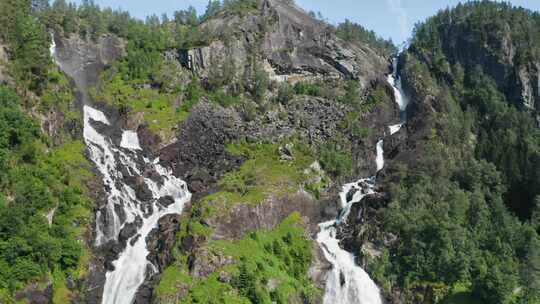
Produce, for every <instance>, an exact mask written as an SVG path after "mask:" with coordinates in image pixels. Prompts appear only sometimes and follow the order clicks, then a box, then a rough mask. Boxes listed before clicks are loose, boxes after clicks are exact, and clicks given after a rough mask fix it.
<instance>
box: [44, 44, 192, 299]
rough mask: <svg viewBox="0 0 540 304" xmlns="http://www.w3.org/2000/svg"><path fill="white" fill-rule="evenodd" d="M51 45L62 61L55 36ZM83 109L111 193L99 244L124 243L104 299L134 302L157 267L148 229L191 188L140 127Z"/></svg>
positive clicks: (100, 216) (94, 157) (178, 208)
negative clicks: (149, 147)
mask: <svg viewBox="0 0 540 304" xmlns="http://www.w3.org/2000/svg"><path fill="white" fill-rule="evenodd" d="M50 51H51V55H52V57H53V58H54V59H55V63H57V64H58V65H59V66H60V67H61V64H60V60H58V58H56V57H57V56H56V45H55V44H54V39H53V43H52V45H51V49H50ZM78 89H80V90H83V88H78ZM83 93H84V92H83ZM83 112H84V113H83V114H84V130H83V135H84V141H85V143H86V146H87V151H88V158H89V159H90V160H91V161H92V162H93V163H94V164H95V166H96V168H97V170H98V171H99V173H100V174H101V177H102V180H103V184H104V186H105V187H104V190H105V191H106V195H107V203H106V204H105V205H104V206H102V207H101V208H100V209H99V210H98V211H97V213H96V229H95V231H96V239H95V245H96V246H101V245H104V244H106V243H107V242H110V241H112V242H118V243H120V244H121V245H122V246H123V247H125V248H124V249H123V251H122V252H120V254H119V256H118V258H117V259H116V260H115V261H113V262H112V266H113V267H114V269H113V270H110V271H108V272H107V273H106V280H105V286H104V291H103V299H102V303H103V304H131V303H133V301H134V298H135V295H136V293H137V290H138V288H139V287H140V286H141V285H142V284H143V283H144V281H145V279H146V278H147V277H148V275H150V274H152V273H155V272H157V271H158V267H157V265H153V264H152V263H151V262H150V261H149V260H148V259H147V256H148V254H149V253H150V252H149V250H148V248H147V237H148V235H149V234H150V232H151V231H152V230H153V229H155V228H157V226H158V221H159V220H160V218H162V217H163V216H165V215H169V214H181V212H182V210H183V207H184V204H185V203H186V202H188V201H189V200H190V198H191V193H190V192H189V191H188V189H187V185H186V183H185V182H184V181H182V180H180V179H178V178H177V177H175V176H174V175H173V174H172V172H171V170H168V169H166V168H164V167H163V166H161V165H160V164H159V158H153V157H152V156H151V155H149V154H148V153H146V152H145V151H144V150H143V149H142V148H141V146H140V144H139V138H138V135H137V133H136V132H134V131H130V130H118V127H117V126H115V124H114V123H111V121H109V119H108V118H107V115H106V114H105V113H103V112H102V111H100V110H98V109H96V108H94V107H92V106H91V105H89V104H85V105H84V106H83ZM115 131H119V132H115ZM120 132H121V134H122V137H121V139H120V141H119V142H118V140H117V139H116V138H115V137H116V134H120ZM141 189H143V190H141ZM138 191H139V192H143V193H142V194H141V193H139V192H138Z"/></svg>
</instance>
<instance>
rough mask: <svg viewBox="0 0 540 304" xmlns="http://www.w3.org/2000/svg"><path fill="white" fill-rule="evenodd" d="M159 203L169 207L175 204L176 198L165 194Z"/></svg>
mask: <svg viewBox="0 0 540 304" xmlns="http://www.w3.org/2000/svg"><path fill="white" fill-rule="evenodd" d="M158 203H159V204H160V205H161V206H163V207H169V206H170V205H172V204H174V198H173V197H172V196H170V195H167V196H163V197H160V198H159V199H158Z"/></svg>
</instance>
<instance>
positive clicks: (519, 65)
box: [423, 16, 540, 115]
mask: <svg viewBox="0 0 540 304" xmlns="http://www.w3.org/2000/svg"><path fill="white" fill-rule="evenodd" d="M473 17H477V16H473ZM473 17H471V18H473ZM483 18H486V17H483ZM487 18H489V17H487ZM486 22H487V21H486ZM470 23H471V20H468V19H467V18H465V20H461V19H460V18H455V20H453V19H451V21H450V22H448V24H446V25H445V27H444V30H441V31H440V33H439V34H440V35H441V39H440V40H441V43H442V45H441V46H442V49H441V51H442V52H443V53H444V55H445V56H446V57H447V58H448V61H449V63H450V64H452V65H454V64H457V63H459V64H460V65H461V67H463V69H464V72H465V75H467V74H469V73H472V71H473V70H474V69H475V68H477V67H482V70H483V71H484V73H486V74H487V75H489V76H490V77H491V78H492V79H493V80H494V81H495V83H496V85H497V87H498V88H499V90H500V91H501V92H504V94H505V95H506V98H507V99H508V101H509V102H513V103H515V104H516V105H517V106H519V107H522V108H524V109H528V110H530V111H533V112H536V115H538V113H539V112H540V90H539V88H540V61H538V59H534V58H533V56H529V57H530V58H529V57H527V58H528V59H524V58H523V56H524V55H523V53H524V51H525V50H528V51H530V48H532V46H529V45H523V43H522V42H520V41H519V38H518V37H514V36H513V35H515V33H516V32H518V33H522V32H523V31H524V30H523V29H521V28H519V29H517V28H515V27H516V26H515V25H511V24H508V23H506V22H504V23H502V25H500V26H499V25H498V26H496V27H495V28H493V29H492V30H489V31H485V33H483V35H480V36H479V35H477V33H476V32H475V31H474V30H471V25H470ZM512 26H513V27H514V28H512ZM423 60H424V61H425V62H426V63H427V64H428V65H430V66H432V65H433V64H434V63H435V61H436V60H435V58H429V57H428V56H426V57H424V58H423Z"/></svg>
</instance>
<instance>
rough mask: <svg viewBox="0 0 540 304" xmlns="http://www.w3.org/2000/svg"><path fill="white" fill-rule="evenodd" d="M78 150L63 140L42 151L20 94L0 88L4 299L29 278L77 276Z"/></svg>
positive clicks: (81, 204)
mask: <svg viewBox="0 0 540 304" xmlns="http://www.w3.org/2000/svg"><path fill="white" fill-rule="evenodd" d="M83 150H84V144H83V143H82V142H67V143H66V144H64V145H63V146H60V147H57V148H53V149H52V150H51V151H50V152H47V149H46V138H44V137H43V135H42V134H41V133H40V130H39V128H38V126H36V124H35V123H34V122H33V121H32V119H31V118H30V117H29V116H28V115H26V114H25V113H24V112H23V110H22V108H21V100H20V98H19V97H18V96H17V95H16V94H15V93H14V92H13V91H12V90H10V89H8V88H6V87H0V166H1V170H0V188H1V190H0V193H1V195H0V202H1V203H0V290H2V294H5V295H7V297H8V298H9V295H10V294H12V293H13V292H14V291H16V290H18V289H20V288H23V287H24V286H25V285H26V283H28V282H30V281H37V280H40V279H43V278H46V277H47V276H50V275H53V274H54V275H53V276H54V277H55V282H57V281H59V280H60V278H62V277H64V276H78V275H79V274H80V272H79V271H78V267H79V262H80V260H81V257H82V256H83V255H84V254H85V253H84V251H85V250H86V249H85V247H84V245H83V244H84V243H82V242H81V239H82V236H83V232H84V229H85V227H86V225H87V224H88V222H89V220H90V217H91V208H90V205H89V202H88V200H87V198H86V195H85V193H86V191H87V190H86V188H85V186H84V184H85V181H86V180H87V179H88V178H89V177H91V174H92V173H91V171H90V165H89V164H88V163H87V161H86V159H85V158H84V156H83ZM47 216H49V217H50V219H51V222H50V223H48V218H47ZM57 278H58V279H57ZM55 284H56V283H55ZM55 287H56V285H55ZM55 296H56V295H55Z"/></svg>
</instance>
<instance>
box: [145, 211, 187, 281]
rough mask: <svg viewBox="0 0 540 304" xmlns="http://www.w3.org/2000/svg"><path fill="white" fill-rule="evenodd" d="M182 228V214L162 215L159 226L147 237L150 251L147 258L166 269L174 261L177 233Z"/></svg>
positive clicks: (159, 268) (159, 267)
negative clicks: (173, 252)
mask: <svg viewBox="0 0 540 304" xmlns="http://www.w3.org/2000/svg"><path fill="white" fill-rule="evenodd" d="M179 228H180V215H177V214H169V215H165V216H164V217H162V218H161V219H160V220H159V222H158V227H157V228H155V229H153V230H152V231H151V232H150V234H148V236H147V237H146V247H147V248H148V250H149V251H150V254H149V255H148V257H147V259H148V260H149V261H150V262H151V263H152V264H153V265H154V266H156V267H157V268H158V270H159V271H161V270H162V269H164V268H165V267H166V266H168V265H169V264H170V263H171V262H172V261H173V255H172V251H173V248H174V246H175V242H176V233H177V232H178V229H179Z"/></svg>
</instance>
